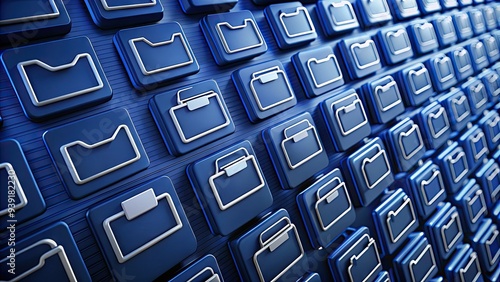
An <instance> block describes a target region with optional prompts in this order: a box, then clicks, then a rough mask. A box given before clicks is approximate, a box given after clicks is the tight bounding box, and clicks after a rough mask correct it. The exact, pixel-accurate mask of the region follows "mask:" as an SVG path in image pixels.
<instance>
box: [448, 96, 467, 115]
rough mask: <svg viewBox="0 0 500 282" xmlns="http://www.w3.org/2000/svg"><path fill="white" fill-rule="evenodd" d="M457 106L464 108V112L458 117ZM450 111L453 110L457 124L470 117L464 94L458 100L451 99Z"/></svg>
mask: <svg viewBox="0 0 500 282" xmlns="http://www.w3.org/2000/svg"><path fill="white" fill-rule="evenodd" d="M457 105H464V107H465V108H466V111H465V112H464V113H463V114H462V115H460V116H459V115H458V110H457ZM451 109H452V110H453V114H454V115H455V120H456V121H457V122H461V121H462V120H464V119H465V118H466V117H468V116H469V115H470V106H469V103H467V96H465V94H461V95H460V98H459V99H457V98H453V99H451Z"/></svg>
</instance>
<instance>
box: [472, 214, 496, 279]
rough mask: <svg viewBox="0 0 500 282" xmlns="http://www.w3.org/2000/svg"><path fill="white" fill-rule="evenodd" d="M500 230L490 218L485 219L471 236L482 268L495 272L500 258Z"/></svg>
mask: <svg viewBox="0 0 500 282" xmlns="http://www.w3.org/2000/svg"><path fill="white" fill-rule="evenodd" d="M499 235H500V232H499V231H498V227H497V225H496V224H495V223H493V221H492V220H491V219H489V218H486V219H483V220H482V221H481V225H480V227H479V228H478V230H477V232H476V233H475V234H474V235H472V236H471V244H472V247H473V248H474V250H476V251H477V256H478V261H479V264H480V265H481V269H483V270H484V271H485V272H494V271H495V270H496V268H497V265H498V261H499V259H500V236H499Z"/></svg>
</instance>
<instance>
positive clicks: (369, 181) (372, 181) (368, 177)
mask: <svg viewBox="0 0 500 282" xmlns="http://www.w3.org/2000/svg"><path fill="white" fill-rule="evenodd" d="M373 149H375V154H374V155H373V156H372V157H366V158H364V159H363V162H362V164H361V171H362V173H363V177H364V179H365V183H366V186H367V187H368V189H373V188H374V187H375V186H377V185H378V184H379V183H380V182H381V181H382V180H384V179H385V178H386V177H387V176H388V175H389V174H391V166H390V165H389V160H388V159H387V154H386V153H385V150H384V149H382V148H381V147H380V145H379V144H375V145H374V146H373V147H372V148H370V151H372V150H373ZM367 153H368V152H367Z"/></svg>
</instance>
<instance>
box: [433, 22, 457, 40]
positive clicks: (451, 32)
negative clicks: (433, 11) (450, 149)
mask: <svg viewBox="0 0 500 282" xmlns="http://www.w3.org/2000/svg"><path fill="white" fill-rule="evenodd" d="M437 23H438V24H437V29H438V30H439V35H440V36H442V37H443V39H448V38H450V37H456V33H455V28H454V27H453V21H452V19H451V16H446V17H444V18H439V19H437Z"/></svg>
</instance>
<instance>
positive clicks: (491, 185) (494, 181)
mask: <svg viewBox="0 0 500 282" xmlns="http://www.w3.org/2000/svg"><path fill="white" fill-rule="evenodd" d="M499 176H500V168H498V166H496V167H495V169H494V170H493V171H492V172H491V173H490V174H489V175H488V176H487V177H486V180H487V184H488V190H489V191H490V195H491V200H492V202H496V200H497V196H498V193H499V192H500V178H499Z"/></svg>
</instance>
